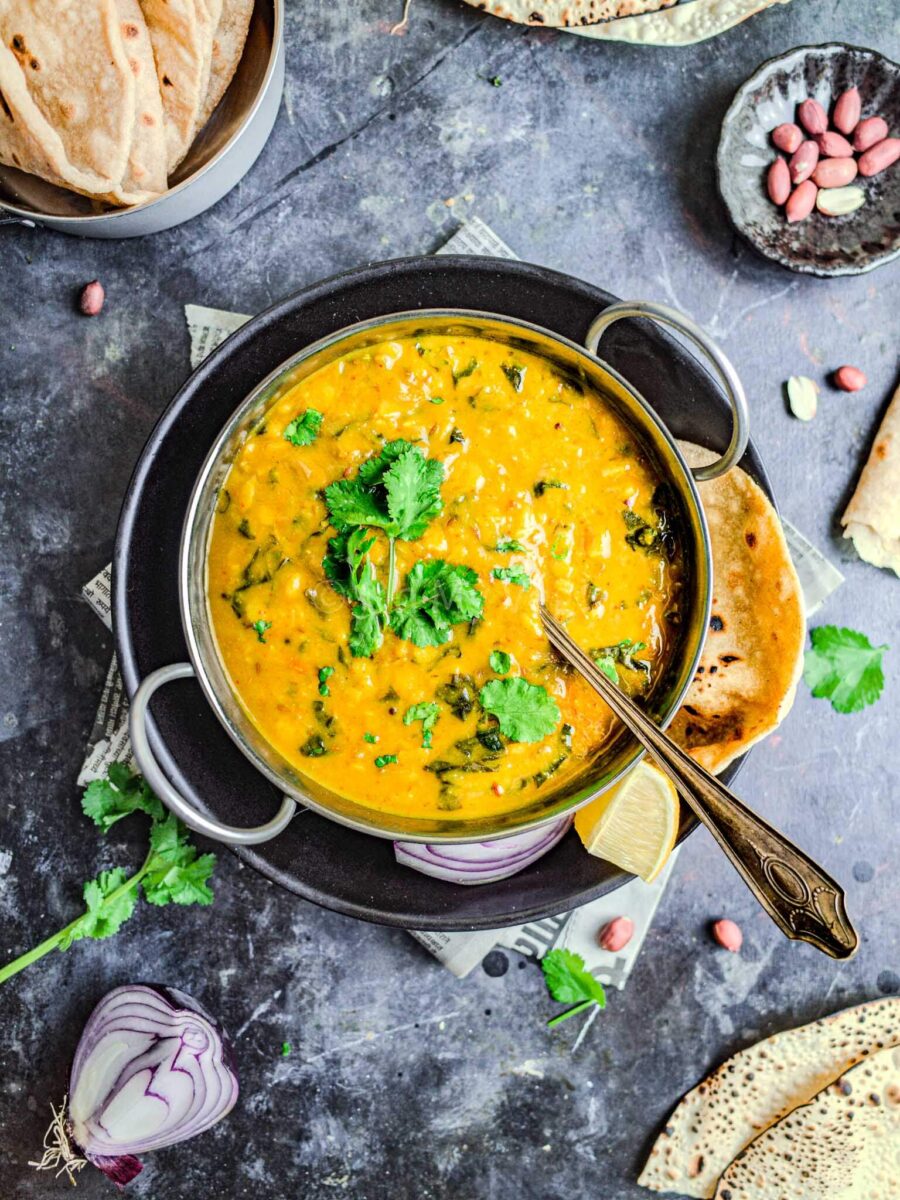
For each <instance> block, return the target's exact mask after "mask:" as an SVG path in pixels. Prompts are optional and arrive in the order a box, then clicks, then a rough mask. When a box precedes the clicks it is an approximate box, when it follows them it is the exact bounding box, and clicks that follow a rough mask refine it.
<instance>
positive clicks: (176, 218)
mask: <svg viewBox="0 0 900 1200" xmlns="http://www.w3.org/2000/svg"><path fill="white" fill-rule="evenodd" d="M283 85H284V0H256V3H255V5H254V8H253V14H252V16H251V18H250V28H249V30H248V33H247V42H246V44H245V46H244V51H243V54H242V55H241V60H240V62H239V63H238V66H237V69H236V71H235V73H234V78H233V79H232V80H231V83H230V84H229V85H228V90H227V91H226V92H225V95H224V96H223V97H222V99H221V100H220V102H219V104H218V105H217V106H216V110H215V112H214V113H213V114H212V116H211V117H210V119H209V120H208V121H207V123H206V125H205V126H204V127H203V129H202V130H201V131H200V133H199V134H198V135H197V137H196V138H195V140H194V143H193V145H192V146H191V148H190V150H189V151H188V153H187V155H186V156H185V158H184V161H183V162H182V163H180V164H179V166H178V168H177V170H176V172H175V174H174V175H172V176H171V177H170V180H169V184H170V186H169V189H168V191H166V192H165V193H164V194H163V195H162V196H159V197H157V198H156V199H155V200H148V201H147V202H146V203H145V204H136V205H133V206H132V207H131V208H108V207H106V206H101V205H97V204H95V202H93V201H92V200H90V199H89V198H88V197H87V196H81V195H79V194H77V193H76V192H70V191H67V190H66V189H65V188H61V187H56V186H55V185H54V184H52V183H48V182H47V181H46V180H44V179H38V178H37V176H35V175H28V174H26V173H25V172H24V171H17V170H16V169H15V168H14V167H7V166H2V165H0V224H6V223H9V222H16V221H19V222H26V223H30V222H35V223H36V224H38V225H46V226H47V227H48V228H50V229H57V230H59V231H60V232H61V233H70V234H75V235H77V236H79V237H95V238H127V237H140V236H142V235H143V234H148V233H160V232H161V231H162V230H164V229H171V228H172V226H174V225H181V224H182V223H183V222H185V221H189V220H191V218H192V217H196V216H198V215H199V214H200V213H202V212H205V211H206V209H208V208H211V207H212V206H213V205H214V204H215V203H216V202H217V201H219V200H221V199H222V197H223V196H224V195H225V194H226V193H227V192H230V191H231V189H232V188H233V187H235V186H236V185H237V184H238V183H239V182H240V180H241V179H243V177H244V176H245V175H246V174H247V172H248V171H249V170H250V168H251V167H252V166H253V164H254V163H255V162H256V159H257V158H258V157H259V155H260V153H261V151H262V148H263V146H265V144H266V141H267V139H268V137H269V134H270V133H271V132H272V126H273V125H274V124H275V118H276V117H277V116H278V109H279V107H280V105H281V92H282V88H283Z"/></svg>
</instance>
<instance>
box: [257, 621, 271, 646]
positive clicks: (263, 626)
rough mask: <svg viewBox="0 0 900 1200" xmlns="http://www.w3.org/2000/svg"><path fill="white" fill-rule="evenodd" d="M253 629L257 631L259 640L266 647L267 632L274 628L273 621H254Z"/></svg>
mask: <svg viewBox="0 0 900 1200" xmlns="http://www.w3.org/2000/svg"><path fill="white" fill-rule="evenodd" d="M253 628H254V629H255V631H256V636H257V638H258V640H259V641H261V642H262V643H263V645H265V643H266V630H267V629H271V628H272V622H271V621H262V620H260V621H254V622H253Z"/></svg>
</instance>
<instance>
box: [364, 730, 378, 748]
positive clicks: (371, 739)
mask: <svg viewBox="0 0 900 1200" xmlns="http://www.w3.org/2000/svg"><path fill="white" fill-rule="evenodd" d="M363 741H364V742H368V743H369V744H370V745H372V746H374V745H375V743H376V742H377V741H378V738H377V737H376V736H375V734H374V733H364V734H363Z"/></svg>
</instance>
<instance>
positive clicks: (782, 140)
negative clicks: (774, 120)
mask: <svg viewBox="0 0 900 1200" xmlns="http://www.w3.org/2000/svg"><path fill="white" fill-rule="evenodd" d="M772 141H773V142H774V143H775V145H776V146H777V147H778V149H779V150H783V151H784V152H785V154H793V153H794V151H795V150H796V149H797V147H798V146H799V145H800V143H801V142H802V141H803V133H802V131H801V129H800V126H799V125H794V124H793V123H792V122H791V121H788V122H787V123H786V124H784V125H777V126H776V127H775V128H774V129H773V130H772Z"/></svg>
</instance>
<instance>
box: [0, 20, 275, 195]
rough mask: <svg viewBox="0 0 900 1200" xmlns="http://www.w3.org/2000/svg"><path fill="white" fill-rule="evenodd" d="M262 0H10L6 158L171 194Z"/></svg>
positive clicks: (1, 67)
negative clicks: (172, 184) (170, 181)
mask: <svg viewBox="0 0 900 1200" xmlns="http://www.w3.org/2000/svg"><path fill="white" fill-rule="evenodd" d="M252 11H253V0H2V3H0V162H2V163H5V164H6V165H7V166H12V167H18V168H19V169H20V170H22V171H27V172H29V173H30V174H32V175H39V176H40V177H41V178H42V179H46V180H49V182H51V183H54V184H56V185H58V186H59V187H64V188H68V189H69V190H70V191H75V192H81V193H82V194H84V195H86V196H90V197H92V198H94V199H97V200H102V201H105V202H107V203H110V204H117V205H127V204H140V203H142V202H143V201H145V200H149V199H152V198H153V197H155V196H159V195H161V194H162V193H163V192H164V191H165V190H166V188H167V186H168V177H169V176H170V175H171V174H172V172H173V171H174V170H175V168H176V167H177V166H178V164H179V163H180V162H181V160H182V159H183V158H184V156H185V155H186V154H187V152H188V150H189V149H190V146H191V143H192V142H193V140H194V138H195V137H196V136H197V134H198V132H199V131H200V129H201V128H202V127H203V125H204V124H205V123H206V121H207V120H208V119H209V117H210V115H211V113H212V111H213V109H214V108H215V107H216V105H217V104H218V103H219V101H220V100H221V98H222V96H223V95H224V93H225V90H226V88H227V87H228V84H229V83H230V81H231V77H232V75H233V74H234V71H235V68H236V67H237V64H238V61H239V60H240V57H241V53H242V51H243V47H244V42H245V40H246V37H247V29H248V26H249V23H250V16H251V13H252Z"/></svg>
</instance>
